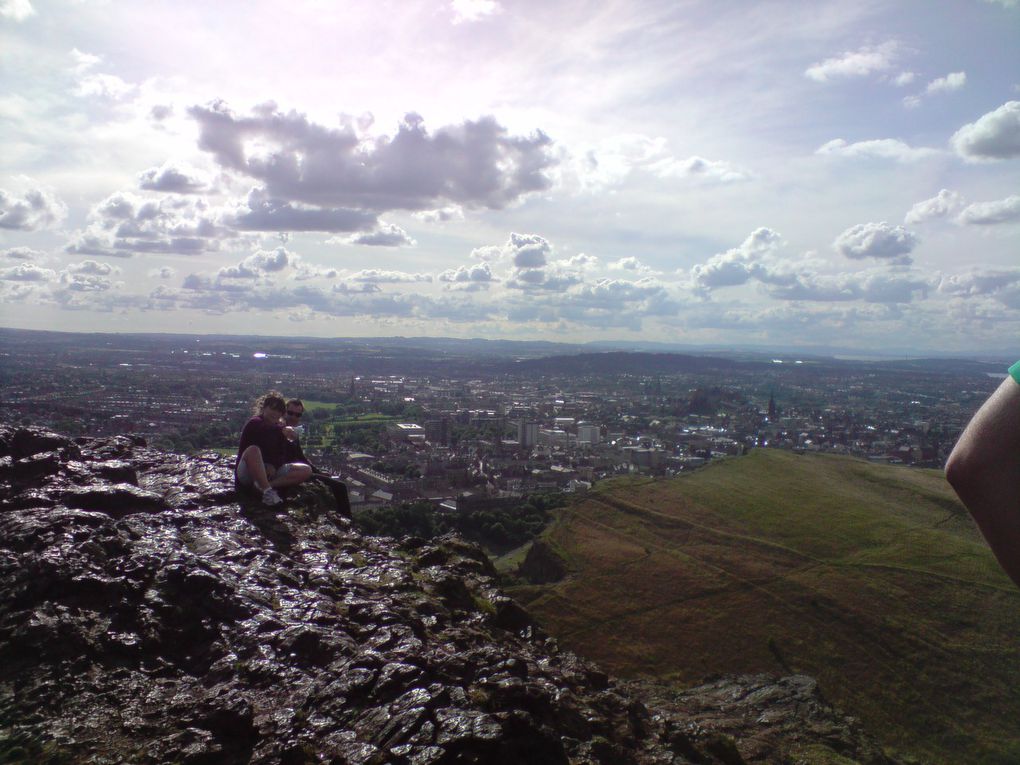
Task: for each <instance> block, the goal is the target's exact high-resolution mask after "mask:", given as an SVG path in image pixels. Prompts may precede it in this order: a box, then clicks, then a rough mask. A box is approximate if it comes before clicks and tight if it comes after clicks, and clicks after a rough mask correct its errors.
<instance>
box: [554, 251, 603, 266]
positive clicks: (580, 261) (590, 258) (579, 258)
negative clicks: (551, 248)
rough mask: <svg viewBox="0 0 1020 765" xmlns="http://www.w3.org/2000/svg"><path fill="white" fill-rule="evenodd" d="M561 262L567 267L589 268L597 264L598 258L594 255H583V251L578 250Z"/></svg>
mask: <svg viewBox="0 0 1020 765" xmlns="http://www.w3.org/2000/svg"><path fill="white" fill-rule="evenodd" d="M561 262H562V263H563V265H565V266H567V267H568V268H591V267H593V266H596V265H598V262H599V259H598V257H596V256H595V255H585V254H584V253H583V252H579V253H578V254H577V255H573V256H571V257H570V258H567V259H566V260H565V261H561Z"/></svg>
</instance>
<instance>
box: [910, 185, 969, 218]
mask: <svg viewBox="0 0 1020 765" xmlns="http://www.w3.org/2000/svg"><path fill="white" fill-rule="evenodd" d="M962 205H963V197H961V196H960V195H959V194H957V193H956V192H955V191H949V190H948V189H942V190H941V191H939V193H938V194H936V195H935V196H933V197H932V198H931V199H925V200H924V201H923V202H918V203H917V204H915V205H914V206H913V207H911V208H910V210H909V212H907V214H906V216H905V217H904V222H906V223H921V222H923V221H926V220H932V219H934V218H946V217H948V216H950V215H952V214H953V213H955V212H956V211H957V210H959V209H960V207H961V206H962Z"/></svg>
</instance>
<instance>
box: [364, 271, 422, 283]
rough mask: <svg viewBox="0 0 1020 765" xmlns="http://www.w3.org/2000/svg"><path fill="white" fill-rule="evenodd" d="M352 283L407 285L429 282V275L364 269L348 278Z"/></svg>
mask: <svg viewBox="0 0 1020 765" xmlns="http://www.w3.org/2000/svg"><path fill="white" fill-rule="evenodd" d="M348 278H349V279H350V280H351V281H352V282H370V283H372V284H407V283H411V284H413V283H415V282H430V281H432V276H431V275H429V274H409V273H407V272H405V271H385V270H382V269H378V268H366V269H363V270H361V271H358V272H357V273H354V274H351V275H350V276H349V277H348Z"/></svg>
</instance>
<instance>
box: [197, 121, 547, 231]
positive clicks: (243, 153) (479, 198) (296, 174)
mask: <svg viewBox="0 0 1020 765" xmlns="http://www.w3.org/2000/svg"><path fill="white" fill-rule="evenodd" d="M190 113H191V115H192V117H194V118H195V120H196V121H197V122H198V125H199V129H200V139H199V146H200V147H201V148H202V149H204V150H205V151H208V152H210V153H211V154H212V156H213V158H214V159H215V160H216V162H217V163H218V164H219V165H220V166H221V167H222V168H223V169H224V170H228V171H230V172H232V173H236V174H239V175H242V176H246V177H248V178H251V179H253V180H255V181H257V182H258V183H261V184H263V186H262V189H263V197H264V201H265V202H266V203H267V204H270V205H273V206H277V207H280V206H283V205H286V204H292V205H296V204H304V205H310V206H314V207H316V208H325V209H334V208H339V209H345V208H346V209H350V210H360V211H372V212H375V213H381V212H385V211H387V210H432V209H436V208H437V207H442V206H444V204H447V203H452V204H457V205H460V206H463V207H468V208H490V209H500V208H504V207H506V206H508V205H511V204H515V203H517V202H519V201H520V200H521V199H522V198H523V197H524V196H525V195H527V194H529V193H532V192H536V191H543V190H545V189H547V188H548V187H549V185H550V181H549V179H548V178H547V177H546V175H545V174H544V173H545V171H546V170H547V169H548V168H549V167H550V166H551V165H552V164H553V162H554V160H553V158H552V155H551V154H550V153H549V151H548V148H549V145H550V143H551V142H550V140H549V138H547V137H546V136H545V135H543V134H542V133H536V134H534V135H531V136H513V135H509V134H508V132H507V130H506V128H504V127H503V126H501V125H500V124H499V123H498V122H496V120H495V119H494V118H492V117H482V118H481V119H479V120H476V121H472V120H467V121H465V122H464V123H463V124H460V125H448V126H444V127H441V128H439V129H438V130H436V131H435V132H434V133H430V132H429V131H428V130H426V128H425V123H424V120H422V118H421V117H420V116H418V115H417V114H407V115H406V116H405V117H404V121H403V122H402V123H401V124H400V126H399V128H398V130H397V132H396V134H395V135H393V136H391V137H390V136H380V137H377V138H374V139H371V140H370V139H368V138H363V137H361V136H359V135H358V134H357V133H356V132H355V129H354V127H353V126H352V125H344V126H342V127H340V128H338V129H333V128H328V127H325V126H322V125H318V124H316V123H314V122H311V121H309V120H308V118H307V117H306V116H305V115H303V114H298V113H296V112H287V113H283V112H280V111H279V110H278V109H277V108H276V105H275V104H266V105H263V106H261V107H259V108H257V109H256V110H255V111H254V113H253V114H252V115H251V116H248V117H240V116H237V115H235V114H234V113H233V112H231V111H230V110H229V109H228V108H227V107H226V106H225V105H224V104H223V103H214V104H212V105H210V106H207V107H200V106H196V107H192V108H191V110H190ZM360 228H366V227H365V226H361V227H360ZM305 230H311V229H305ZM325 230H331V229H325ZM348 230H351V229H348Z"/></svg>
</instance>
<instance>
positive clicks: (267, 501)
mask: <svg viewBox="0 0 1020 765" xmlns="http://www.w3.org/2000/svg"><path fill="white" fill-rule="evenodd" d="M281 502H283V497H281V496H280V495H279V494H277V493H276V489H274V488H273V487H272V486H270V487H269V488H268V489H266V490H265V491H264V492H262V504H264V505H269V507H272V506H273V505H278V504H280V503H281Z"/></svg>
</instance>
